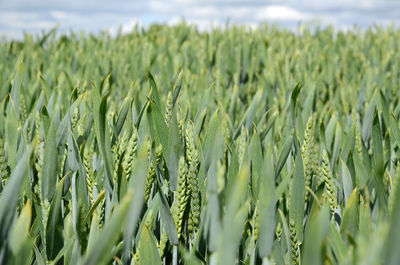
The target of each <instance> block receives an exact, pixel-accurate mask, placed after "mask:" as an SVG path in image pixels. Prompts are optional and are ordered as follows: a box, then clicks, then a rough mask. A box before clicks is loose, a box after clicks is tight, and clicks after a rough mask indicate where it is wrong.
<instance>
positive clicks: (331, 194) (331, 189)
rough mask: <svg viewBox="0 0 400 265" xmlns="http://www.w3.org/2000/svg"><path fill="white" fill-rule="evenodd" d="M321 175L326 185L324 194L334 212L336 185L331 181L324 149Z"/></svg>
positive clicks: (335, 206) (331, 177)
mask: <svg viewBox="0 0 400 265" xmlns="http://www.w3.org/2000/svg"><path fill="white" fill-rule="evenodd" d="M322 176H323V180H324V182H325V187H326V189H325V193H324V195H325V198H326V199H327V200H328V202H329V207H330V209H331V212H332V214H334V212H335V209H336V208H337V194H336V186H335V183H334V181H333V176H332V172H331V169H330V163H329V158H328V154H327V152H326V150H325V149H324V150H323V151H322Z"/></svg>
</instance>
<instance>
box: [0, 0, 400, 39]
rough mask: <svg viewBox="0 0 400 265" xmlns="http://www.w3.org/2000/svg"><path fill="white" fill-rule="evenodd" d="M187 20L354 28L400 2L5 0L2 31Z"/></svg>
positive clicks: (395, 13) (392, 12)
mask: <svg viewBox="0 0 400 265" xmlns="http://www.w3.org/2000/svg"><path fill="white" fill-rule="evenodd" d="M182 18H184V19H185V21H187V22H189V23H195V24H197V25H198V26H199V28H201V29H207V28H209V27H213V26H218V25H224V24H225V23H226V21H227V19H228V18H229V21H230V22H231V23H240V24H247V25H249V26H255V25H257V24H258V23H260V22H265V21H268V22H271V23H278V24H280V25H282V26H283V27H296V26H297V25H298V23H299V21H302V22H303V23H308V22H312V23H320V24H322V25H328V24H331V25H334V26H335V27H337V28H342V29H346V28H351V27H353V26H354V25H358V26H360V27H367V26H369V25H374V24H378V25H390V24H392V23H395V24H396V25H399V24H400V23H399V22H400V1H398V0H297V1H295V0H267V1H257V0H248V1H238V0H214V1H212V0H146V1H145V0H142V1H139V0H97V1H95V0H69V1H60V0H0V35H7V36H8V37H12V38H19V37H21V36H22V34H23V31H25V32H29V33H38V32H40V31H41V30H49V29H51V28H52V27H54V26H55V25H58V26H59V29H60V30H70V29H72V30H74V31H80V30H84V31H88V32H98V31H100V30H110V31H111V32H113V31H114V32H115V31H116V29H117V28H118V27H119V26H122V30H123V31H124V32H128V31H129V30H130V29H131V28H132V27H133V26H134V25H136V24H137V23H139V24H140V25H144V26H146V25H148V24H151V23H153V22H162V23H169V24H174V23H177V22H179V21H180V20H181V19H182Z"/></svg>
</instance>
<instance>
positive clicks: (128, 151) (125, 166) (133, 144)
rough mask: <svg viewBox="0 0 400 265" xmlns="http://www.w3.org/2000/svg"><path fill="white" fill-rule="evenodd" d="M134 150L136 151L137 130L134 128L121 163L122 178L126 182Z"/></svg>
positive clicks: (133, 158)
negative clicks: (124, 178) (123, 177)
mask: <svg viewBox="0 0 400 265" xmlns="http://www.w3.org/2000/svg"><path fill="white" fill-rule="evenodd" d="M136 149H137V130H136V128H135V127H133V132H132V135H131V137H130V139H129V142H128V147H127V148H126V152H125V155H124V159H123V162H122V168H123V170H124V176H125V177H126V178H127V179H128V180H129V177H130V175H131V171H132V165H133V161H134V160H135V156H136Z"/></svg>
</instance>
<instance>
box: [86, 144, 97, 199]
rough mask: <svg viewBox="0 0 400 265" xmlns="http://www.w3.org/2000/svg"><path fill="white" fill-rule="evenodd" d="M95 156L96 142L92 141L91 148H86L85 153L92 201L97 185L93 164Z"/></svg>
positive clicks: (87, 179) (87, 178)
mask: <svg viewBox="0 0 400 265" xmlns="http://www.w3.org/2000/svg"><path fill="white" fill-rule="evenodd" d="M93 156H94V144H93V143H92V144H91V146H90V148H89V150H88V148H85V150H84V153H83V165H84V167H85V172H86V181H87V184H88V190H89V197H90V202H91V203H93V187H94V185H95V183H94V173H93V166H92V163H93Z"/></svg>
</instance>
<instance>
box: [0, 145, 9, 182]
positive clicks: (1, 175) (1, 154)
mask: <svg viewBox="0 0 400 265" xmlns="http://www.w3.org/2000/svg"><path fill="white" fill-rule="evenodd" d="M0 179H1V184H2V187H4V186H5V184H6V182H7V179H8V173H7V161H6V151H5V149H4V141H3V138H1V137H0Z"/></svg>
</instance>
